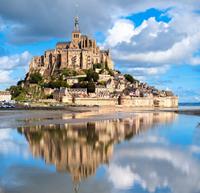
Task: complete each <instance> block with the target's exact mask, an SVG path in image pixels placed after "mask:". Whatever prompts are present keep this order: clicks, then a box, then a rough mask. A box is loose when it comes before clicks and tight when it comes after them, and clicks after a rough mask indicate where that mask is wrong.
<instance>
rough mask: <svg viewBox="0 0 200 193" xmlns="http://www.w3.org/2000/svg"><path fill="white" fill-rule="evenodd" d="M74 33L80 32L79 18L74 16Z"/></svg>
mask: <svg viewBox="0 0 200 193" xmlns="http://www.w3.org/2000/svg"><path fill="white" fill-rule="evenodd" d="M74 31H75V32H80V28H79V18H78V16H76V17H75V18H74Z"/></svg>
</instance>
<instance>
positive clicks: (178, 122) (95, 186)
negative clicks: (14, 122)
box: [0, 113, 200, 193]
mask: <svg viewBox="0 0 200 193" xmlns="http://www.w3.org/2000/svg"><path fill="white" fill-rule="evenodd" d="M29 122H30V121H29ZM199 122H200V117H197V116H187V115H177V114H174V113H138V114H136V115H135V114H131V116H129V117H127V118H124V117H123V118H119V119H118V118H115V119H113V120H103V121H90V122H79V123H65V124H58V123H56V124H52V123H51V124H49V125H48V124H44V125H40V124H37V125H31V126H30V125H24V126H18V127H17V128H4V129H0V166H1V170H0V192H3V193H4V192H5V193H7V192H8V193H72V192H80V193H94V192H95V193H129V192H137V193H152V192H153V193H169V192H173V193H199V192H200V128H199V127H198V123H199Z"/></svg>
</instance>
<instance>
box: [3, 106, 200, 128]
mask: <svg viewBox="0 0 200 193" xmlns="http://www.w3.org/2000/svg"><path fill="white" fill-rule="evenodd" d="M159 112H163V113H167V112H169V113H170V112H171V113H177V114H186V115H198V116H199V115H200V109H179V110H178V109H142V108H122V107H115V108H114V107H110V108H108V107H101V108H100V107H67V108H65V109H56V110H55V109H53V110H52V109H42V110H41V109H32V110H3V111H2V110H0V128H16V127H21V126H31V125H49V124H67V123H80V122H86V121H87V122H88V121H89V122H90V121H91V122H93V121H101V120H111V119H123V118H126V117H133V116H134V115H135V114H136V113H159Z"/></svg>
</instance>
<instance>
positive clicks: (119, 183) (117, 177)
mask: <svg viewBox="0 0 200 193" xmlns="http://www.w3.org/2000/svg"><path fill="white" fill-rule="evenodd" d="M108 172H109V180H110V181H111V182H112V183H113V185H114V186H115V187H116V188H119V189H126V188H128V187H131V186H132V185H133V184H134V183H136V182H140V183H142V181H141V178H140V176H139V175H137V174H135V173H134V172H132V170H131V168H130V166H126V167H121V166H118V165H115V164H112V165H111V166H110V167H109V169H108Z"/></svg>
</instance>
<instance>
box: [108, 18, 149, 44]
mask: <svg viewBox="0 0 200 193" xmlns="http://www.w3.org/2000/svg"><path fill="white" fill-rule="evenodd" d="M146 25H147V24H146V22H143V24H142V25H141V26H140V27H138V28H135V27H134V23H133V22H132V21H130V20H128V19H119V20H116V22H115V24H114V26H113V27H112V28H111V29H109V30H108V37H107V38H106V40H105V45H104V46H107V47H115V46H117V45H118V44H120V43H122V42H126V43H131V39H132V37H133V36H136V35H138V34H140V33H141V31H142V30H143V29H144V28H145V27H146Z"/></svg>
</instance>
